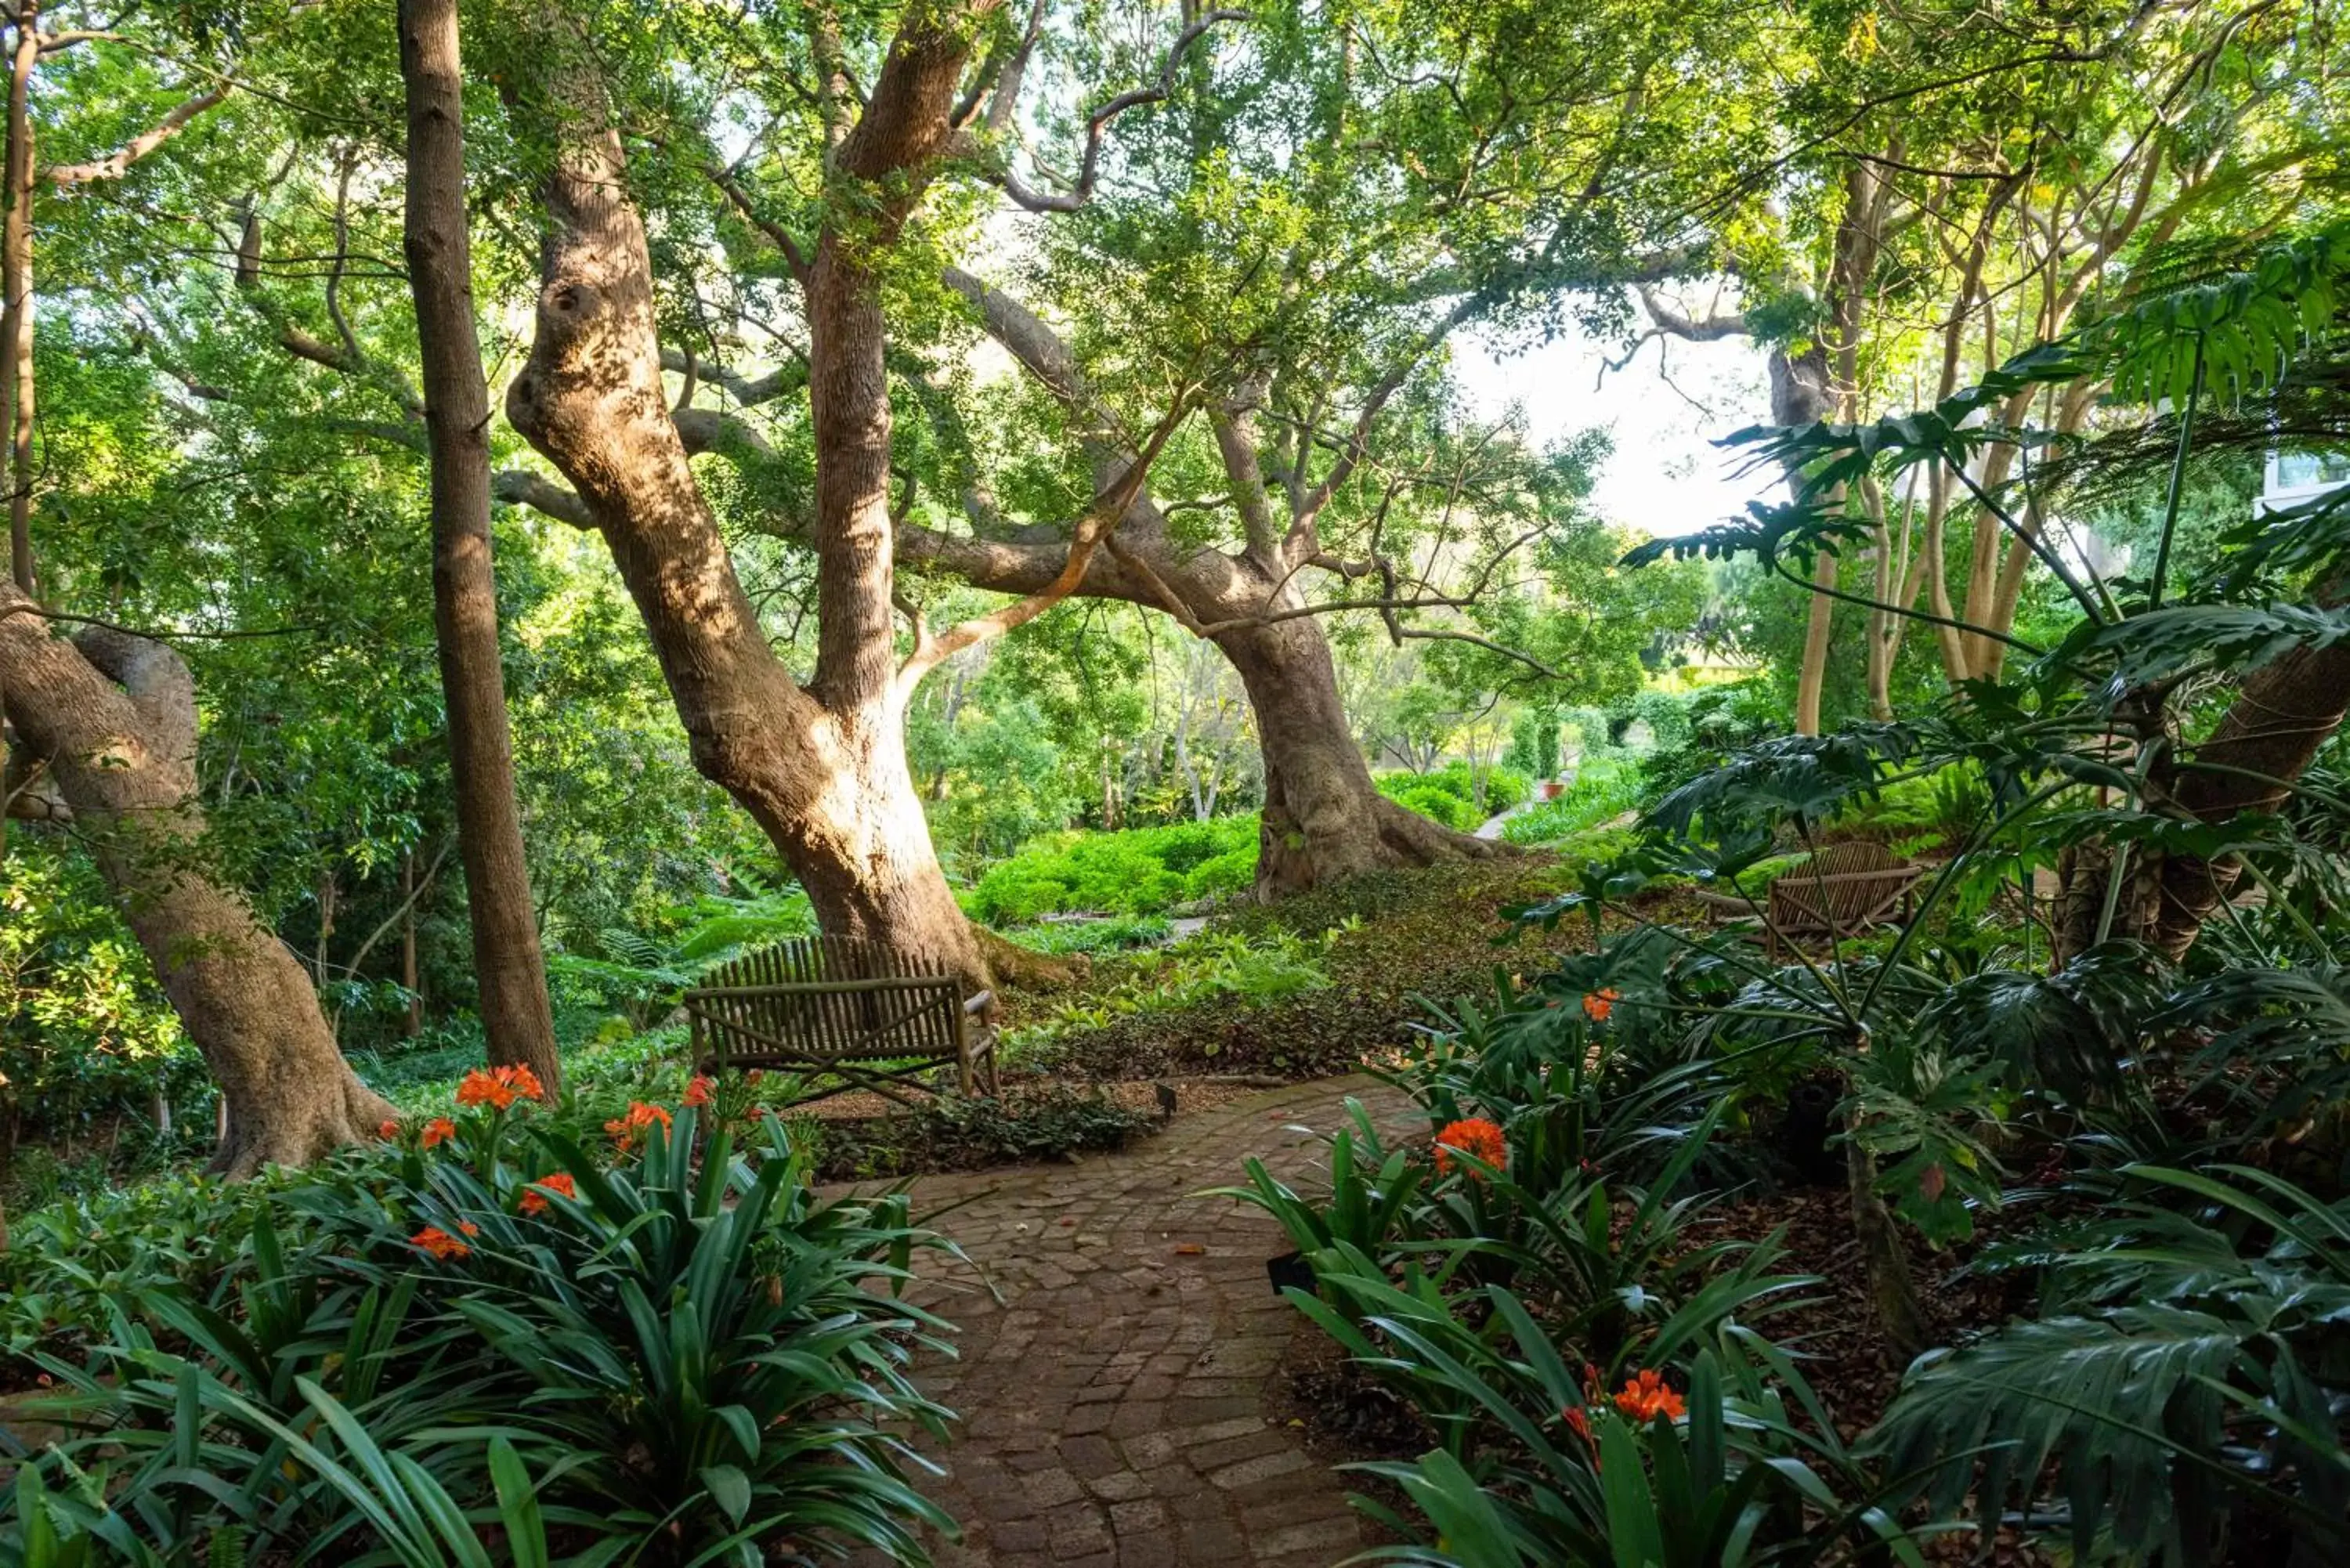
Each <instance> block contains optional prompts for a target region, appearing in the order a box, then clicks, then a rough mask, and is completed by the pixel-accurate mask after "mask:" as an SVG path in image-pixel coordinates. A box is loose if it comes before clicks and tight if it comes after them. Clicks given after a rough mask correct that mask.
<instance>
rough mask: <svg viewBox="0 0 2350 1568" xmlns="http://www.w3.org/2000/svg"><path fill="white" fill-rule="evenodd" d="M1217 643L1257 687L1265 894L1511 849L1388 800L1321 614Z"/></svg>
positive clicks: (1249, 685)
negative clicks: (1350, 714)
mask: <svg viewBox="0 0 2350 1568" xmlns="http://www.w3.org/2000/svg"><path fill="white" fill-rule="evenodd" d="M1215 640H1216V646H1217V647H1219V648H1220V649H1222V650H1223V652H1224V656H1225V657H1226V658H1228V659H1231V660H1232V668H1233V669H1234V670H1238V671H1239V672H1240V677H1241V684H1242V685H1243V687H1245V688H1246V689H1247V691H1248V697H1249V704H1250V706H1251V707H1252V708H1253V709H1254V710H1255V711H1256V725H1257V741H1258V744H1259V745H1260V746H1261V747H1262V748H1263V753H1264V811H1263V818H1262V826H1261V828H1260V836H1259V841H1258V851H1257V863H1256V888H1257V896H1258V897H1259V898H1264V899H1273V898H1281V897H1284V896H1285V895H1287V894H1291V893H1300V892H1304V891H1305V890H1306V889H1307V888H1316V887H1320V886H1323V885H1325V884H1326V883H1330V882H1336V881H1342V880H1344V879H1346V878H1347V877H1359V876H1363V875H1365V874H1366V873H1368V872H1373V871H1387V870H1395V869H1398V868H1399V867H1418V866H1432V865H1434V864H1436V863H1437V862H1438V861H1440V860H1457V859H1462V858H1469V857H1489V856H1493V855H1498V854H1503V853H1506V849H1505V846H1502V845H1500V844H1498V843H1495V842H1492V841H1490V840H1486V839H1482V838H1477V837H1473V836H1470V835H1468V834H1464V833H1456V832H1454V831H1453V830H1452V829H1451V828H1449V827H1446V826H1443V825H1442V824H1440V823H1436V822H1431V821H1430V820H1429V819H1428V818H1427V817H1424V816H1422V815H1419V813H1418V812H1416V811H1411V810H1409V809H1407V808H1406V807H1404V806H1400V805H1397V804H1396V803H1395V802H1393V801H1391V800H1389V799H1388V798H1387V797H1386V796H1385V795H1382V794H1379V792H1378V786H1377V785H1376V784H1373V783H1372V782H1371V770H1370V765H1369V764H1368V763H1367V762H1365V761H1364V759H1363V750H1362V748H1361V747H1360V746H1358V745H1357V744H1356V743H1355V737H1354V735H1353V733H1352V732H1351V731H1350V730H1349V729H1348V727H1347V714H1346V710H1345V709H1344V708H1343V707H1342V706H1341V705H1340V703H1339V700H1338V676H1337V670H1336V667H1335V666H1334V665H1333V663H1332V662H1331V658H1330V642H1329V639H1327V638H1326V637H1325V636H1324V635H1323V633H1322V628H1321V627H1320V626H1319V625H1317V624H1316V623H1315V620H1314V619H1313V618H1311V617H1300V618H1297V619H1295V620H1285V621H1276V622H1274V623H1273V624H1272V625H1269V626H1261V627H1250V628H1245V629H1243V630H1238V631H1230V632H1224V633H1222V634H1220V635H1219V636H1218V637H1217V638H1216V639H1215Z"/></svg>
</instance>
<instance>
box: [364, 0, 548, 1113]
mask: <svg viewBox="0 0 2350 1568" xmlns="http://www.w3.org/2000/svg"><path fill="white" fill-rule="evenodd" d="M400 74H401V76H402V77H403V78H406V81H407V87H408V201H407V207H408V210H407V217H406V245H405V249H406V251H407V255H408V281H409V287H410V289H411V292H412V293H413V294H414V296H415V299H416V336H417V340H418V344H419V347H420V348H421V350H422V361H423V371H424V428H425V435H426V440H427V442H428V444H429V447H430V451H431V458H432V620H433V629H434V631H435V633H436V634H437V635H436V638H435V641H436V642H437V644H438V647H439V649H440V656H441V691H442V703H443V706H444V707H445V708H446V709H447V711H448V715H449V769H450V774H451V777H452V782H453V784H454V785H455V791H456V796H457V846H458V852H459V854H460V855H461V856H462V857H463V861H464V866H465V905H466V912H467V914H468V915H469V916H470V917H471V921H470V923H471V925H472V927H473V971H474V974H475V977H476V979H477V981H478V983H479V985H480V988H481V1002H482V1029H483V1033H484V1034H485V1035H486V1036H487V1037H488V1045H489V1057H490V1060H491V1061H493V1062H496V1063H500V1064H521V1065H523V1066H526V1067H528V1068H530V1069H531V1071H532V1072H533V1073H534V1074H536V1075H537V1077H538V1079H539V1081H540V1082H541V1083H543V1084H545V1085H546V1087H547V1089H548V1091H549V1092H553V1091H554V1090H555V1089H556V1087H557V1085H559V1084H560V1082H561V1075H562V1064H561V1063H560V1061H559V1060H558V1059H557V1057H556V1052H555V1017H554V1013H553V1012H552V1011H551V1009H550V1007H549V1003H548V1001H547V994H546V960H545V958H544V957H543V956H542V954H541V952H540V950H539V941H538V920H537V919H536V912H535V910H534V909H533V907H532V900H531V892H530V871H529V868H528V867H527V866H526V865H525V863H524V859H523V845H522V818H521V814H520V812H519V811H518V810H517V809H516V807H515V774H514V745H513V740H512V737H511V734H510V733H509V732H508V729H507V725H506V691H505V678H504V670H503V669H502V668H501V664H500V657H501V656H500V652H499V648H498V585H497V576H496V574H495V572H494V570H493V568H492V564H491V549H490V433H489V431H490V396H489V389H488V388H487V386H485V385H484V382H483V380H482V349H481V343H480V340H479V339H478V338H477V337H476V336H475V333H474V327H473V245H472V243H471V240H470V236H469V235H468V234H467V232H466V223H467V218H466V213H465V100H464V93H463V77H462V74H461V68H460V66H459V62H458V44H457V5H456V0H402V3H401V5H400ZM411 942H412V939H411Z"/></svg>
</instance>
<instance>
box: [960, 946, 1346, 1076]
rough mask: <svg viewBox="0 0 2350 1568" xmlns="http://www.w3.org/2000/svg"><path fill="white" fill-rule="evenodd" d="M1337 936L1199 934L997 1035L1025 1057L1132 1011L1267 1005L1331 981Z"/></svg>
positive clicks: (1140, 956) (1127, 963)
mask: <svg viewBox="0 0 2350 1568" xmlns="http://www.w3.org/2000/svg"><path fill="white" fill-rule="evenodd" d="M1335 935H1336V933H1335V932H1333V933H1328V934H1326V935H1325V937H1324V938H1322V939H1320V940H1315V939H1310V938H1305V937H1300V936H1298V935H1296V934H1295V932H1291V931H1285V930H1278V929H1276V930H1273V931H1268V932H1265V933H1263V934H1261V935H1259V936H1257V937H1254V938H1250V937H1245V936H1241V935H1238V934H1233V933H1223V934H1211V933H1209V932H1201V934H1199V935H1197V936H1194V937H1192V938H1191V940H1188V941H1183V942H1179V943H1177V944H1176V945H1175V946H1173V947H1171V948H1160V949H1158V950H1155V951H1151V952H1142V953H1137V954H1135V955H1133V956H1132V957H1131V958H1129V959H1127V960H1124V961H1122V963H1121V967H1120V970H1119V975H1120V978H1119V980H1118V983H1117V985H1116V986H1115V987H1114V988H1112V989H1109V990H1107V991H1094V992H1087V993H1086V994H1085V995H1083V996H1079V997H1076V998H1072V999H1070V1000H1067V1001H1065V1002H1058V1003H1056V1004H1055V1006H1054V1007H1052V1008H1051V1009H1050V1010H1049V1011H1047V1012H1045V1013H1044V1015H1043V1016H1042V1017H1040V1018H1036V1019H1035V1020H1033V1021H1030V1022H1025V1023H1022V1024H1021V1025H1020V1026H1019V1027H1018V1028H1016V1029H1014V1030H1011V1031H1009V1032H1007V1033H1006V1034H1005V1035H1004V1040H1003V1044H1004V1047H1005V1048H1006V1049H1007V1050H1018V1051H1032V1050H1035V1048H1037V1047H1039V1046H1042V1045H1045V1044H1050V1043H1052V1042H1053V1041H1055V1040H1057V1039H1059V1038H1060V1037H1062V1036H1063V1035H1065V1034H1068V1033H1075V1032H1078V1031H1083V1030H1091V1029H1099V1028H1101V1027H1103V1026H1104V1025H1106V1024H1108V1023H1113V1022H1115V1021H1116V1020H1118V1019H1120V1018H1124V1017H1128V1016H1131V1015H1133V1014H1136V1013H1149V1012H1175V1011H1178V1010H1180V1009H1182V1008H1187V1007H1195V1006H1197V1005H1199V1004H1200V1003H1201V1002H1209V1001H1215V1000H1222V999H1226V998H1231V999H1235V1000H1238V1001H1242V1002H1246V1003H1248V1004H1250V1005H1252V1006H1271V1005H1272V1004H1274V1003H1275V1002H1285V1001H1287V1000H1289V999H1290V998H1292V997H1295V996H1297V995H1300V994H1302V993H1304V992H1310V991H1319V990H1321V989H1323V988H1324V987H1326V986H1327V985H1328V984H1329V983H1330V976H1329V974H1328V972H1327V971H1326V970H1325V968H1324V967H1323V963H1322V960H1323V957H1324V955H1325V954H1326V952H1327V950H1328V948H1329V944H1330V940H1332V939H1333V938H1334V937H1335Z"/></svg>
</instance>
